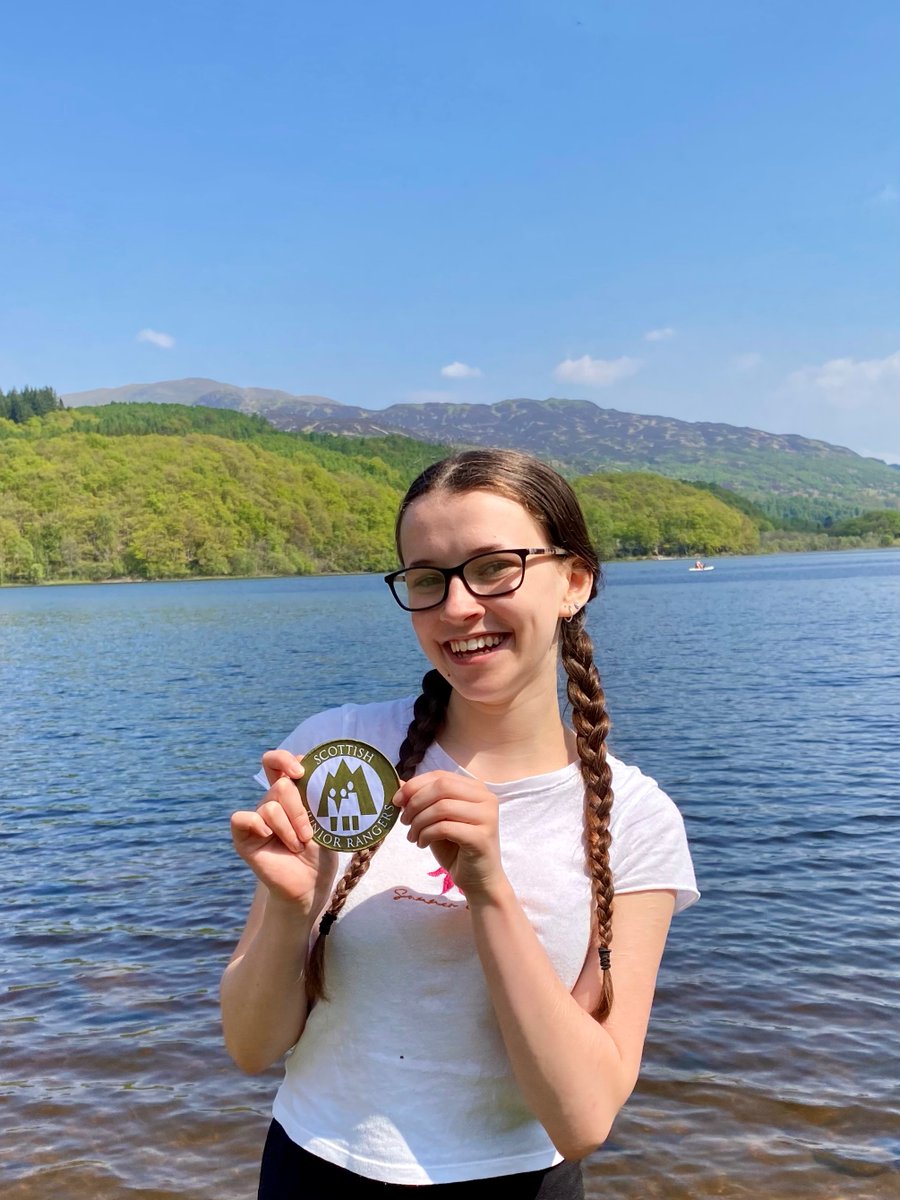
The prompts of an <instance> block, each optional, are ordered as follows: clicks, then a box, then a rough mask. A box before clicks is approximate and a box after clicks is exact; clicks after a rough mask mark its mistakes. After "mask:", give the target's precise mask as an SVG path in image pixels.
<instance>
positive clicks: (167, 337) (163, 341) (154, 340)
mask: <svg viewBox="0 0 900 1200" xmlns="http://www.w3.org/2000/svg"><path fill="white" fill-rule="evenodd" d="M137 340H138V341H139V342H149V343H150V345H151V346H159V348H160V350H171V349H172V347H173V346H174V345H175V339H174V338H173V337H172V335H171V333H160V332H159V330H157V329H142V330H141V332H140V333H139V334H138V335H137Z"/></svg>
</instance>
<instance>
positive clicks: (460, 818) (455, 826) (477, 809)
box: [394, 771, 506, 901]
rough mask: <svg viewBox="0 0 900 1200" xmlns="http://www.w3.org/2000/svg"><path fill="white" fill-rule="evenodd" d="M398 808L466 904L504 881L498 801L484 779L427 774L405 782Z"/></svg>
mask: <svg viewBox="0 0 900 1200" xmlns="http://www.w3.org/2000/svg"><path fill="white" fill-rule="evenodd" d="M394 804H396V805H397V807H398V808H399V809H400V810H401V813H400V820H401V821H402V823H403V824H404V825H408V826H409V833H408V834H407V837H408V838H409V840H410V841H411V842H415V843H416V845H417V846H419V847H421V848H422V849H424V848H425V847H428V848H430V850H431V852H432V854H433V855H434V857H435V858H436V859H437V861H438V864H439V865H440V866H442V867H443V868H444V870H445V871H449V873H450V875H451V876H452V877H453V882H454V883H455V884H456V885H457V887H458V888H459V889H460V891H461V892H463V894H464V895H465V897H466V899H467V900H470V901H471V900H473V899H475V898H477V897H478V896H479V895H484V896H487V895H490V894H491V893H492V892H493V891H495V890H496V889H498V888H499V887H500V886H501V885H503V884H505V883H506V876H505V874H504V872H503V866H502V863H501V861H500V834H499V805H498V802H497V797H496V796H495V795H494V793H493V792H491V791H489V790H488V788H486V787H485V785H484V784H483V783H481V782H480V780H477V779H469V778H467V777H466V776H465V775H457V774H455V773H454V772H452V771H428V772H426V774H424V775H416V776H415V777H414V778H413V779H409V780H407V782H406V783H404V784H402V785H401V787H400V790H399V791H398V792H397V794H396V796H394Z"/></svg>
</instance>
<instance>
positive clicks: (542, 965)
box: [467, 884, 675, 1159]
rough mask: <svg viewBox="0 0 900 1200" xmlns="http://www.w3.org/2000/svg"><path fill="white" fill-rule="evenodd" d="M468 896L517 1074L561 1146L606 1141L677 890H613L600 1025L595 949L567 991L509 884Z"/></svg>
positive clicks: (635, 1066)
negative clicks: (609, 997) (606, 993)
mask: <svg viewBox="0 0 900 1200" xmlns="http://www.w3.org/2000/svg"><path fill="white" fill-rule="evenodd" d="M467 899H468V900H469V908H470V911H471V914H472V924H473V929H474V933H475V944H476V946H477V949H478V954H479V957H480V959H481V964H482V967H483V969H484V974H485V979H486V980H487V985H488V989H489V991H490V994H491V1000H492V1002H493V1005H494V1011H495V1013H496V1015H497V1021H498V1023H499V1025H500V1031H501V1033H502V1035H503V1041H504V1043H505V1045H506V1051H507V1054H508V1055H509V1059H510V1063H511V1064H512V1068H513V1072H514V1074H515V1076H516V1081H517V1083H518V1084H519V1087H520V1088H521V1089H522V1093H523V1095H524V1096H525V1099H526V1101H527V1103H528V1105H529V1107H530V1108H531V1110H532V1112H534V1114H535V1116H536V1117H537V1118H538V1120H539V1121H540V1122H541V1124H542V1125H543V1126H544V1128H545V1129H546V1130H547V1133H548V1134H549V1135H550V1138H551V1140H552V1141H553V1144H554V1145H555V1146H556V1148H557V1150H558V1151H559V1152H560V1154H562V1155H563V1157H564V1158H568V1159H579V1158H584V1157H585V1155H587V1154H590V1153H591V1152H592V1151H593V1150H595V1149H596V1148H597V1147H598V1146H599V1145H600V1144H601V1143H602V1142H603V1141H605V1139H606V1137H607V1135H608V1133H609V1131H610V1129H611V1127H612V1123H613V1121H614V1119H615V1117H616V1114H617V1113H618V1112H619V1110H620V1109H621V1107H622V1105H623V1104H624V1103H625V1101H626V1100H627V1099H628V1097H629V1095H630V1094H631V1091H632V1089H633V1087H634V1085H635V1083H636V1081H637V1076H638V1070H639V1069H640V1065H641V1055H642V1052H643V1047H644V1038H645V1036H646V1032H647V1024H648V1021H649V1019H650V1006H651V1004H652V1002H653V993H654V989H655V985H656V973H657V970H658V967H659V962H660V959H661V958H662V952H663V948H664V946H665V941H666V934H667V932H668V928H669V922H670V920H671V917H672V912H673V910H674V906H675V895H674V892H669V891H659V892H655V891H654V892H637V893H634V894H629V895H624V896H617V897H616V902H615V906H614V909H613V923H612V928H613V937H612V947H613V948H612V963H613V983H614V987H615V998H614V1001H613V1007H612V1011H611V1013H610V1014H609V1017H608V1018H607V1019H606V1021H605V1022H604V1024H603V1025H600V1024H598V1023H597V1022H596V1021H595V1020H594V1018H593V1017H592V1016H591V1015H590V1011H591V1010H592V1009H593V1008H595V1007H596V1004H597V1001H598V998H599V995H600V987H601V975H600V966H599V961H598V958H597V952H596V950H594V949H591V950H590V951H589V952H588V956H587V960H586V962H585V965H584V968H583V969H582V972H581V975H580V977H579V979H578V982H577V983H576V985H575V988H574V989H573V991H572V993H571V994H570V993H569V992H567V991H566V989H565V986H564V985H563V983H562V981H561V980H560V979H559V976H558V975H557V974H556V972H555V971H554V969H553V967H552V965H551V963H550V960H549V959H548V957H547V954H546V952H545V950H544V948H543V946H542V945H541V944H540V942H539V941H538V938H537V935H536V934H535V932H534V929H533V928H532V926H531V923H530V922H529V920H528V918H527V917H526V916H525V913H524V912H523V910H522V908H521V905H520V904H519V902H518V900H517V899H516V897H515V895H514V893H513V891H512V888H511V887H510V886H509V885H508V884H507V887H506V889H502V890H500V891H499V892H498V893H497V894H496V895H494V896H492V897H490V898H488V897H485V896H481V897H478V898H473V897H468V896H467ZM473 899H474V903H473Z"/></svg>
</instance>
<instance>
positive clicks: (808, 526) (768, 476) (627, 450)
mask: <svg viewBox="0 0 900 1200" xmlns="http://www.w3.org/2000/svg"><path fill="white" fill-rule="evenodd" d="M64 399H65V400H66V402H67V403H69V404H71V405H76V406H77V405H86V404H101V403H108V402H110V401H112V400H123V401H148V400H153V401H154V402H166V401H172V400H177V401H178V402H179V403H181V404H186V405H187V404H191V405H196V404H199V405H206V406H208V407H214V408H230V409H236V410H240V411H241V412H243V413H258V414H259V415H261V416H264V417H266V418H267V419H268V420H270V421H271V422H272V424H273V425H275V427H276V428H278V429H281V430H286V431H289V432H305V433H310V432H313V431H318V432H320V433H332V434H342V435H351V436H352V435H354V434H357V435H365V436H366V437H369V436H373V435H374V436H382V435H384V434H386V433H399V434H405V435H407V436H411V437H413V438H418V439H420V440H426V441H430V442H432V443H434V442H439V443H442V444H444V445H449V446H454V447H459V446H508V447H511V448H513V449H518V450H527V451H529V452H530V453H532V454H536V455H537V456H538V457H539V458H542V459H544V460H545V461H546V462H549V463H552V465H553V466H555V467H557V468H558V469H559V470H562V471H563V472H566V473H571V474H587V473H593V472H596V471H650V472H653V473H654V474H657V475H666V476H668V477H669V478H671V479H681V480H685V479H686V480H704V481H706V482H708V483H714V484H717V485H720V486H721V487H722V489H723V490H731V491H735V492H737V493H739V494H740V495H742V496H745V497H747V498H748V499H750V500H752V501H754V502H755V503H756V504H757V505H759V506H760V507H761V508H763V509H764V511H765V512H766V513H767V514H768V515H769V517H771V518H772V521H773V524H774V525H775V526H776V527H784V526H785V524H786V525H787V527H788V528H794V529H799V528H802V529H804V530H807V531H811V530H812V528H813V527H818V528H819V529H823V528H827V526H828V525H829V524H831V523H833V522H836V521H841V520H844V519H846V518H849V517H855V516H858V515H859V514H860V513H862V512H864V511H866V510H869V509H878V508H894V509H898V510H900V471H897V470H896V469H894V468H892V467H889V466H888V465H887V464H886V463H884V462H881V461H879V460H877V459H874V458H865V457H863V456H862V455H859V454H856V453H854V451H852V450H848V449H847V448H846V447H845V446H833V445H830V444H829V443H827V442H823V441H820V440H818V439H815V438H806V437H802V436H800V435H798V434H773V433H767V432H765V431H764V430H761V429H750V428H745V427H741V426H735V425H728V424H725V423H724V422H719V421H716V422H711V421H682V420H678V419H676V418H674V417H666V416H651V415H647V414H641V413H630V412H620V411H619V410H617V409H614V408H601V407H600V406H599V405H597V404H594V403H592V402H591V401H588V400H576V399H564V398H550V399H547V400H531V399H525V398H523V399H515V400H501V401H498V402H497V403H495V404H456V403H449V402H447V403H443V402H438V401H429V402H427V403H422V404H393V405H391V406H390V407H389V408H384V409H367V408H360V407H358V406H356V405H348V404H339V403H338V402H337V401H335V400H331V399H328V398H325V397H321V396H291V395H289V394H288V393H287V392H276V391H272V390H267V389H263V388H237V387H234V386H232V385H230V384H223V383H217V382H215V381H214V380H210V379H181V380H168V381H165V382H161V383H155V384H154V383H151V384H129V385H128V386H126V387H122V388H114V389H103V390H100V391H94V392H81V393H76V394H73V395H71V396H68V397H64ZM720 498H721V497H720Z"/></svg>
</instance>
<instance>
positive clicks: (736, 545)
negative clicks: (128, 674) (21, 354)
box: [0, 405, 758, 582]
mask: <svg viewBox="0 0 900 1200" xmlns="http://www.w3.org/2000/svg"><path fill="white" fill-rule="evenodd" d="M445 452H446V450H445V448H444V447H440V446H429V445H427V444H425V443H423V442H420V441H415V440H413V439H409V438H405V437H399V436H386V437H383V438H368V437H367V438H346V437H338V436H334V435H326V434H313V435H298V434H287V433H279V432H277V431H276V430H274V429H272V427H271V426H270V425H268V424H267V423H266V422H265V421H263V420H262V419H261V418H259V417H255V416H249V415H245V414H241V413H236V412H231V411H228V410H221V409H203V408H186V407H184V406H180V405H147V406H144V405H110V406H108V407H105V408H103V407H101V408H92V409H87V410H81V411H78V410H75V411H72V410H65V411H52V412H50V413H48V414H47V415H45V416H43V417H33V418H31V419H30V420H28V421H26V422H24V423H13V422H11V421H8V420H0V578H2V579H3V580H4V581H5V582H39V581H41V580H63V579H86V580H104V579H119V578H136V579H161V578H176V579H177V578H185V577H190V576H202V575H253V574H295V573H309V572H328V571H381V570H388V569H390V568H391V567H392V566H394V565H395V563H396V555H395V551H394V547H393V520H394V513H395V511H396V507H397V503H398V501H399V499H400V497H401V495H402V494H403V491H404V490H405V488H406V486H407V485H408V483H409V481H410V480H411V479H412V478H413V477H414V476H415V475H416V474H417V473H418V472H419V471H420V470H421V469H422V467H423V466H425V465H426V464H427V463H429V462H433V461H434V460H435V459H437V458H439V457H441V456H442V455H443V454H444V453H445ZM575 486H576V488H577V489H578V491H579V492H580V494H581V495H582V497H583V500H584V503H585V507H586V510H587V513H588V518H589V521H590V524H591V529H592V534H593V536H594V537H595V539H596V540H597V542H598V544H599V545H600V547H601V551H602V553H603V555H604V556H605V557H614V556H624V555H633V554H638V555H647V554H681V553H684V554H698V553H699V554H711V553H723V552H731V553H743V552H747V551H752V550H753V549H755V548H756V547H757V546H758V532H757V530H756V527H755V526H754V524H753V522H752V521H751V520H750V519H749V518H748V517H746V516H745V515H744V514H742V513H739V512H737V511H736V510H735V509H734V508H732V507H729V506H728V505H725V504H723V503H722V502H721V501H719V500H718V499H716V498H715V497H714V496H712V495H711V494H710V493H709V492H705V491H702V490H699V489H696V488H693V487H690V486H689V485H687V484H679V483H676V482H675V481H673V480H667V479H663V478H661V477H659V476H654V475H649V474H637V473H632V474H629V473H621V474H616V475H609V476H588V477H583V478H580V479H577V480H576V481H575Z"/></svg>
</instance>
